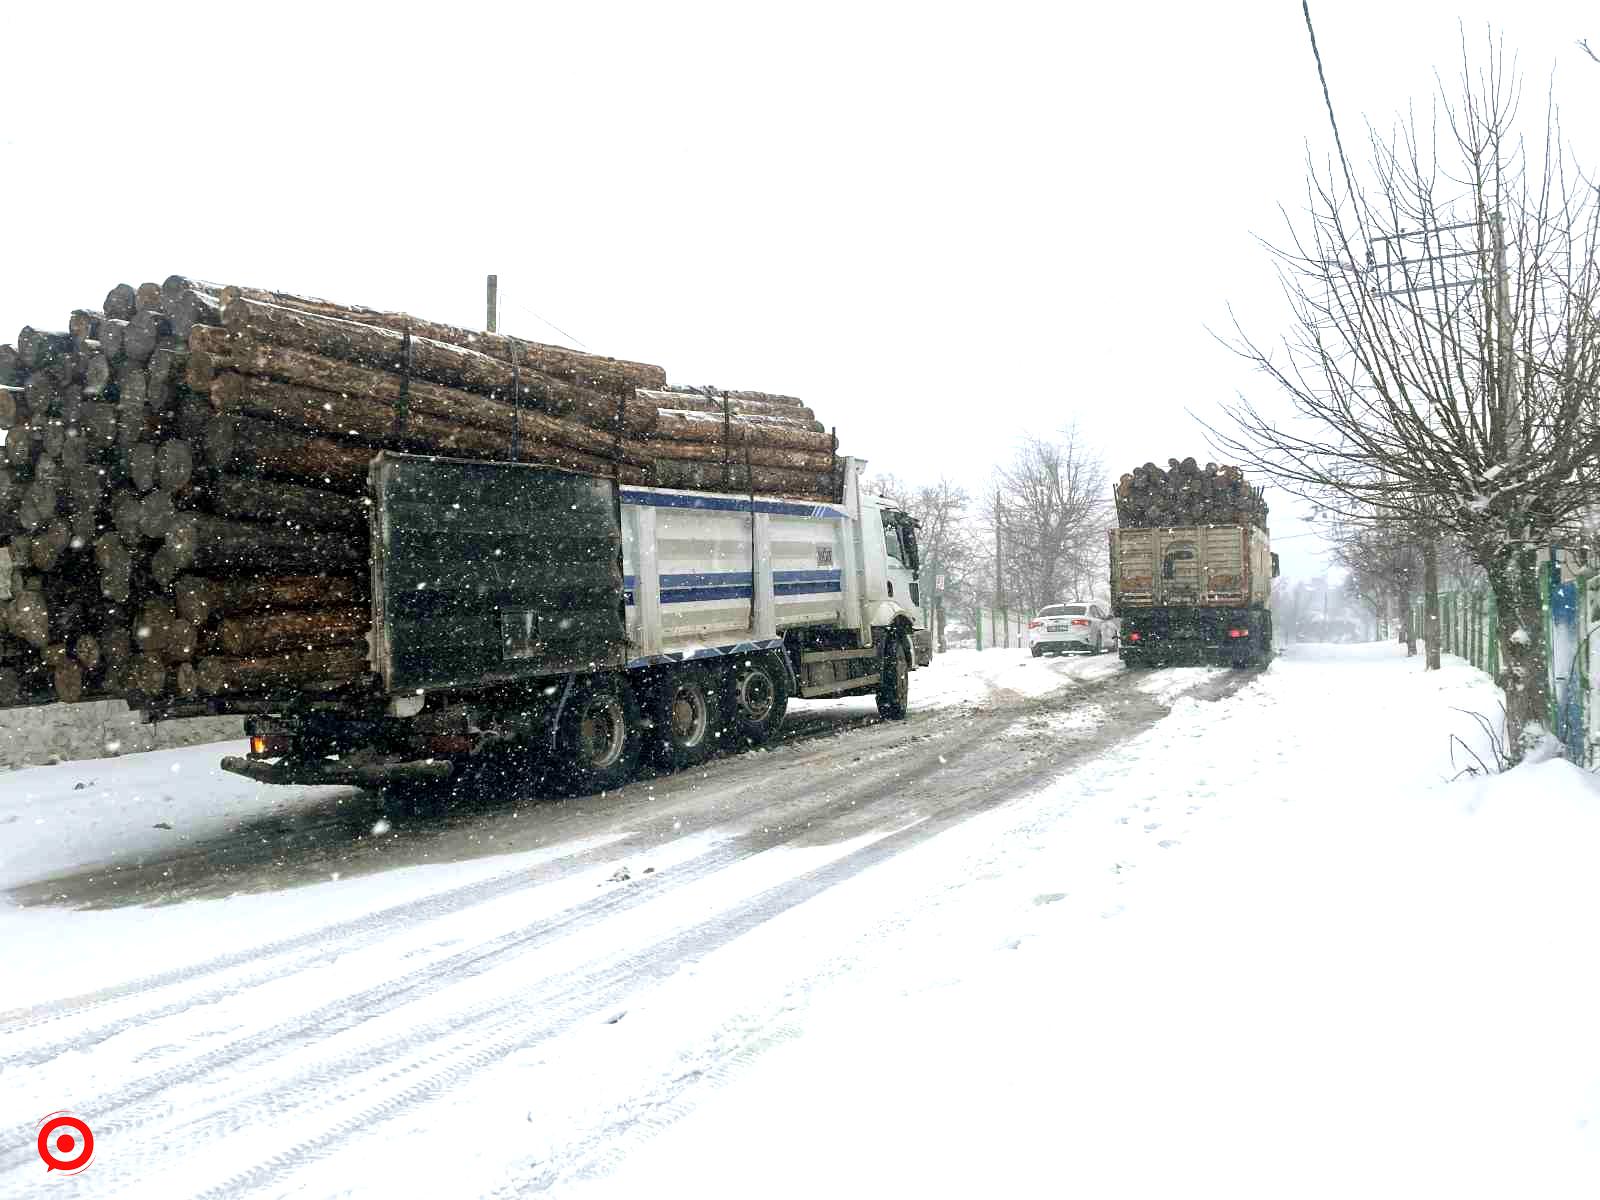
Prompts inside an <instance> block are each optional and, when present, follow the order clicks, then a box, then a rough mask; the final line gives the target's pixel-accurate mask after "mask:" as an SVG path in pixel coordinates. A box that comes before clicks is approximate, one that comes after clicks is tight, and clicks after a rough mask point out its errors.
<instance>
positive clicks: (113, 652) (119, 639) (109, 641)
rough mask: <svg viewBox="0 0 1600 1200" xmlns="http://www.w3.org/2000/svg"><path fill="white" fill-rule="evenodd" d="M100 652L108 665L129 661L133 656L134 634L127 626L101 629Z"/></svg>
mask: <svg viewBox="0 0 1600 1200" xmlns="http://www.w3.org/2000/svg"><path fill="white" fill-rule="evenodd" d="M100 653H101V654H102V655H103V656H104V658H105V660H106V663H107V664H108V665H113V666H114V665H117V664H120V663H125V662H127V661H128V660H129V659H130V658H132V657H133V634H132V633H131V632H130V631H129V630H128V629H127V628H126V627H125V626H113V627H111V628H108V629H102V630H101V631H100Z"/></svg>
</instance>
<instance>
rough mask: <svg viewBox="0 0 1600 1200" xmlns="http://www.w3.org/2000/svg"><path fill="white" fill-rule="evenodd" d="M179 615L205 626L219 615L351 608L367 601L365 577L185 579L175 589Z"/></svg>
mask: <svg viewBox="0 0 1600 1200" xmlns="http://www.w3.org/2000/svg"><path fill="white" fill-rule="evenodd" d="M173 597H174V599H175V601H176V603H177V606H178V611H179V612H180V613H182V614H183V615H184V616H185V617H187V618H189V619H190V620H191V621H196V622H198V623H200V624H202V625H203V624H205V623H206V622H207V621H209V620H210V619H211V618H212V617H213V616H214V615H216V614H218V613H230V614H235V615H237V614H240V613H262V612H273V611H276V610H279V609H306V608H341V607H344V608H348V607H350V606H352V605H356V604H362V603H365V602H366V598H367V583H366V580H365V578H362V577H340V576H337V575H280V576H271V575H268V576H261V577H250V578H238V579H205V578H202V577H199V576H195V575H185V576H184V577H183V578H181V579H179V580H178V581H177V583H176V584H175V585H174V587H173Z"/></svg>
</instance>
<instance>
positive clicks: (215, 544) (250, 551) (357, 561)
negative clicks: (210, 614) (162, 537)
mask: <svg viewBox="0 0 1600 1200" xmlns="http://www.w3.org/2000/svg"><path fill="white" fill-rule="evenodd" d="M163 549H164V550H169V551H171V552H172V554H173V555H174V556H175V560H176V562H177V565H178V566H179V568H180V571H187V570H190V569H193V570H194V571H196V572H198V573H204V572H206V571H232V572H239V571H245V570H252V569H257V568H263V567H270V568H272V569H273V570H274V571H276V572H285V571H294V570H303V569H307V568H309V569H322V568H334V569H339V568H343V569H345V570H349V569H352V568H355V567H359V566H363V565H365V563H366V561H367V546H366V539H365V538H363V537H358V536H351V535H348V534H340V533H329V532H324V531H320V530H309V529H299V530H288V529H283V528H281V527H278V526H272V525H251V524H247V523H245V522H243V521H228V520H224V519H223V518H221V517H213V516H210V515H208V514H205V513H194V512H186V513H179V514H178V517H177V519H176V520H175V521H174V522H173V525H172V532H171V533H169V534H168V535H167V539H166V543H165V545H164V546H163Z"/></svg>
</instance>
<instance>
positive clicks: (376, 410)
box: [210, 364, 650, 470]
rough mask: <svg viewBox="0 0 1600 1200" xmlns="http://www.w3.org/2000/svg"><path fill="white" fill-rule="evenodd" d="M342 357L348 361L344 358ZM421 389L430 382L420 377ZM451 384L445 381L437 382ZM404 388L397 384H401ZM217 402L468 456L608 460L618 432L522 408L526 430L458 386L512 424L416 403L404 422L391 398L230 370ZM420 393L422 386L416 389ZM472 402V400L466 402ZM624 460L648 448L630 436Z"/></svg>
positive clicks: (640, 458) (635, 461) (216, 392)
mask: <svg viewBox="0 0 1600 1200" xmlns="http://www.w3.org/2000/svg"><path fill="white" fill-rule="evenodd" d="M341 365H342V364H341ZM415 386H416V388H417V390H418V391H419V392H420V391H421V390H422V389H423V388H424V387H427V386H429V385H421V384H419V385H415ZM434 390H436V391H440V392H443V391H446V390H447V389H444V388H437V389H434ZM396 392H397V393H398V389H396ZM210 394H211V405H212V407H213V408H214V409H216V410H217V411H219V412H224V413H243V414H248V415H250V416H254V417H262V418H270V419H273V420H276V421H279V422H281V423H283V424H285V425H293V426H295V427H297V428H300V429H304V430H307V431H308V432H316V433H328V434H335V435H343V436H346V437H352V438H359V439H360V440H362V441H363V442H366V443H367V444H369V445H372V446H374V447H384V448H389V449H403V450H414V451H425V452H427V453H430V454H445V455H456V456H461V457H469V458H490V459H510V458H511V457H512V454H511V450H512V441H513V440H515V441H516V443H517V458H518V459H520V460H521V461H526V462H549V461H552V460H553V459H560V458H562V457H563V455H562V453H561V452H564V451H572V454H571V455H567V456H565V457H566V458H567V460H568V461H569V462H570V465H571V466H572V467H573V468H574V469H579V470H584V469H596V467H601V468H603V467H604V466H605V465H606V464H607V463H608V462H609V461H610V459H611V454H612V451H613V447H614V446H615V445H616V439H614V438H612V437H610V436H608V435H606V434H603V433H600V432H599V431H597V430H593V429H589V428H586V427H584V426H581V425H577V424H575V423H573V422H570V421H560V420H558V419H556V418H553V417H550V416H547V415H546V414H544V413H539V412H533V411H529V412H525V413H522V414H521V431H520V434H514V433H513V432H512V430H513V429H514V428H515V426H516V424H517V416H516V414H515V413H513V412H512V410H511V407H510V406H509V405H500V404H495V403H494V402H492V401H486V400H483V399H482V397H477V396H472V395H470V394H469V393H465V392H458V393H454V394H455V395H457V396H460V397H463V398H465V399H467V400H470V401H475V402H478V403H479V404H481V405H483V406H485V407H484V409H483V410H480V411H479V412H478V413H477V414H476V415H478V416H480V417H483V418H484V419H486V420H489V419H496V420H497V419H498V417H499V415H500V414H499V413H497V412H492V411H488V410H502V409H503V410H504V418H505V429H504V430H496V429H492V428H488V427H477V426H475V425H472V424H466V425H461V424H454V423H452V422H451V421H449V420H446V419H442V418H439V417H435V416H431V415H428V413H427V412H419V411H416V410H413V411H412V412H410V413H409V414H408V415H407V416H406V418H405V420H404V421H403V422H402V421H401V420H400V418H399V414H398V413H397V411H396V410H395V408H394V407H392V406H391V405H390V404H389V403H387V402H384V401H380V400H374V399H367V398H363V397H361V396H358V395H354V394H348V393H347V394H342V395H341V394H336V393H332V392H327V391H322V390H319V389H317V388H309V387H301V386H299V385H296V384H288V383H277V382H274V381H271V380H267V379H260V378H257V377H255V376H247V375H239V374H236V373H234V372H231V371H230V372H224V373H222V374H220V375H217V376H216V377H215V378H214V379H213V381H212V384H211V389H210ZM414 394H415V393H414ZM416 402H417V403H420V404H427V405H429V406H430V408H431V407H432V406H433V405H434V404H435V402H436V398H434V397H431V396H428V397H418V398H417V400H416ZM463 407H464V408H470V407H471V406H463ZM621 461H623V462H624V463H627V464H628V465H630V466H635V467H639V468H641V469H643V468H645V467H648V465H649V462H650V457H649V454H648V452H647V451H645V450H643V449H642V448H640V447H637V446H635V445H634V444H632V443H630V442H628V441H627V440H626V439H624V440H623V441H622V443H621Z"/></svg>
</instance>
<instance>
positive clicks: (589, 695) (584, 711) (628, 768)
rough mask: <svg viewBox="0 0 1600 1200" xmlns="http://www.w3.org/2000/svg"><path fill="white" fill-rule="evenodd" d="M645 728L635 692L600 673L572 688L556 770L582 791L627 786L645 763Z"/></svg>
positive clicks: (558, 738) (559, 739)
mask: <svg viewBox="0 0 1600 1200" xmlns="http://www.w3.org/2000/svg"><path fill="white" fill-rule="evenodd" d="M643 742H644V729H643V722H642V721H641V720H640V718H639V703H638V701H637V700H636V699H635V698H634V695H633V688H631V687H630V686H628V683H627V681H626V680H624V679H618V678H616V677H614V676H606V675H599V676H594V677H592V678H589V679H586V680H584V681H583V682H581V683H579V684H577V685H576V686H575V687H574V688H573V689H572V694H571V695H570V696H568V697H567V704H566V707H565V708H564V709H562V711H561V721H560V724H559V725H558V726H557V728H556V767H557V771H558V773H559V774H560V776H561V778H562V780H563V782H565V783H566V784H567V785H568V786H569V787H571V788H573V789H574V790H576V791H580V792H600V791H610V790H611V789H612V788H618V787H621V786H622V785H623V784H624V783H626V782H627V781H628V780H629V779H630V778H631V777H632V775H633V772H634V768H636V767H637V766H638V765H639V752H640V750H641V749H642V747H643Z"/></svg>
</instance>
